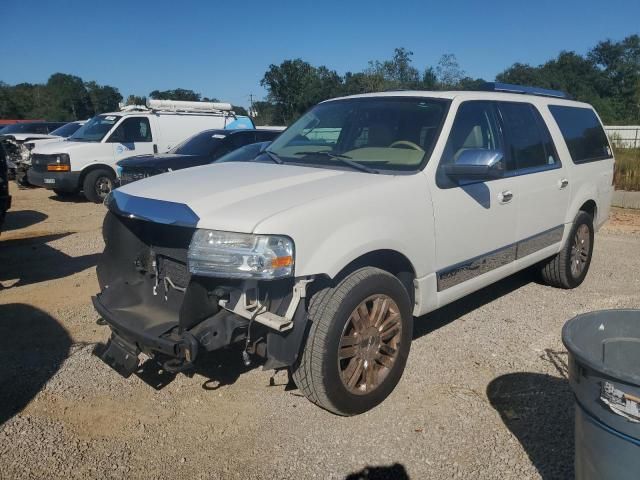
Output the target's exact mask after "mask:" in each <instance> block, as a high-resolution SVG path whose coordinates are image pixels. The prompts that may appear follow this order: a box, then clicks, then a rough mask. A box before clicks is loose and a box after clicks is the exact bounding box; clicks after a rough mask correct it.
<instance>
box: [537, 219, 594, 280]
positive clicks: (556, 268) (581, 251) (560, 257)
mask: <svg viewBox="0 0 640 480" xmlns="http://www.w3.org/2000/svg"><path fill="white" fill-rule="evenodd" d="M593 240H594V228H593V218H592V217H591V215H589V214H588V213H587V212H585V211H582V210H581V211H579V212H578V215H576V218H575V220H574V221H573V225H572V227H571V231H570V232H569V236H568V237H567V240H566V242H565V244H564V245H563V247H562V250H560V252H559V253H558V254H556V255H555V256H553V257H551V258H550V259H548V260H547V261H546V262H544V263H543V264H542V267H541V269H540V273H541V275H542V279H543V280H544V282H545V283H546V284H547V285H550V286H552V287H558V288H565V289H570V288H576V287H578V286H579V285H580V284H581V283H582V282H583V281H584V279H585V277H586V276H587V272H588V271H589V266H590V265H591V257H592V255H593Z"/></svg>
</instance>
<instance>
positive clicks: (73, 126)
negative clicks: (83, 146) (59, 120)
mask: <svg viewBox="0 0 640 480" xmlns="http://www.w3.org/2000/svg"><path fill="white" fill-rule="evenodd" d="M80 127H81V125H80V124H79V123H77V122H71V123H67V124H66V125H63V126H61V127H58V128H56V129H55V130H54V131H53V132H51V133H50V135H57V136H58V137H65V138H66V137H68V136H70V135H72V134H73V133H75V132H76V130H78V129H79V128H80Z"/></svg>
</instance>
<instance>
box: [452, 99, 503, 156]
mask: <svg viewBox="0 0 640 480" xmlns="http://www.w3.org/2000/svg"><path fill="white" fill-rule="evenodd" d="M478 149H480V150H491V151H496V152H501V153H503V142H502V134H501V132H500V128H499V126H498V116H497V112H496V106H495V104H494V103H493V102H485V101H469V102H464V103H462V104H461V105H460V107H459V108H458V112H457V113H456V118H455V120H454V121H453V126H452V127H451V132H450V133H449V139H448V140H447V145H446V147H445V149H444V153H443V154H442V160H441V161H440V165H446V164H450V163H455V162H456V161H457V160H458V158H460V155H462V153H463V152H464V151H465V150H478Z"/></svg>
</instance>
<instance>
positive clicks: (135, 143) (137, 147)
mask: <svg viewBox="0 0 640 480" xmlns="http://www.w3.org/2000/svg"><path fill="white" fill-rule="evenodd" d="M107 142H109V143H111V144H112V145H113V158H114V161H115V162H118V161H120V160H122V159H125V158H127V157H132V156H134V155H152V154H154V153H156V152H155V148H154V145H155V143H154V141H153V134H152V132H151V124H150V123H149V118H148V117H127V118H125V119H124V120H123V121H122V122H120V125H118V126H117V127H116V129H115V130H114V131H113V133H112V134H111V136H110V137H109V139H108V140H107Z"/></svg>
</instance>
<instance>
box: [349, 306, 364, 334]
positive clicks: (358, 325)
mask: <svg viewBox="0 0 640 480" xmlns="http://www.w3.org/2000/svg"><path fill="white" fill-rule="evenodd" d="M350 319H351V323H352V324H353V328H355V330H356V332H362V331H364V329H365V328H367V325H366V320H364V319H363V318H362V316H361V315H360V309H356V310H354V311H353V313H352V314H351V317H350Z"/></svg>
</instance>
